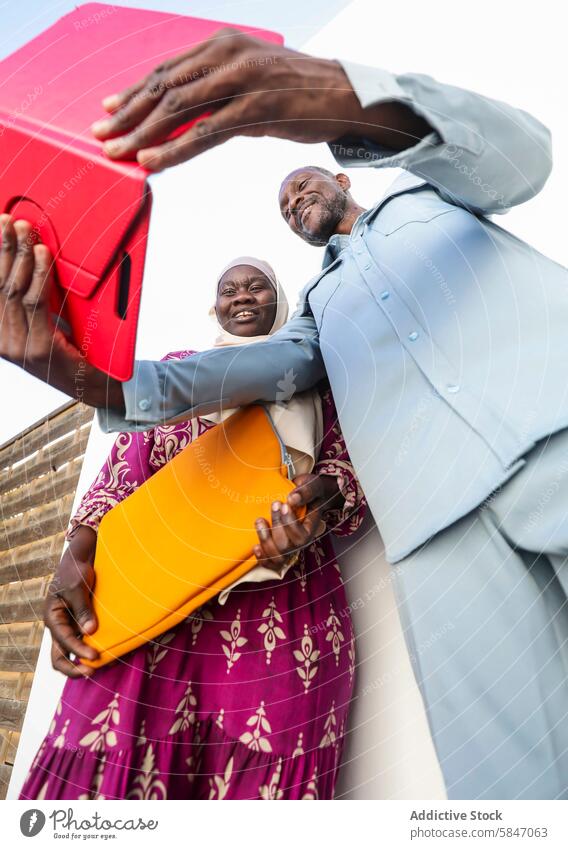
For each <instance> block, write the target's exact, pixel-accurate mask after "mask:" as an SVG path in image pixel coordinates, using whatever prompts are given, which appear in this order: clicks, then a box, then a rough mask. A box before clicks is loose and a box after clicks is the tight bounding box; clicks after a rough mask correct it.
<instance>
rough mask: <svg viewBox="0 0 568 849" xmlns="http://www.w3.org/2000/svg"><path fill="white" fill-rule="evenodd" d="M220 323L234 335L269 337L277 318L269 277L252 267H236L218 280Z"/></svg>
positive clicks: (218, 313) (274, 297) (217, 302)
mask: <svg viewBox="0 0 568 849" xmlns="http://www.w3.org/2000/svg"><path fill="white" fill-rule="evenodd" d="M215 310H216V313H217V320H218V321H219V324H220V325H221V327H222V328H223V330H226V331H227V332H228V333H232V334H233V335H234V336H266V335H267V334H268V333H270V331H271V329H272V325H273V324H274V320H275V318H276V292H275V291H274V287H273V285H272V283H271V282H270V280H269V279H268V277H267V276H266V275H265V274H263V273H262V271H260V270H259V269H258V268H254V266H252V265H235V266H234V267H233V268H229V270H228V271H226V272H225V273H224V274H223V276H222V277H221V279H220V281H219V286H218V287H217V301H216V303H215Z"/></svg>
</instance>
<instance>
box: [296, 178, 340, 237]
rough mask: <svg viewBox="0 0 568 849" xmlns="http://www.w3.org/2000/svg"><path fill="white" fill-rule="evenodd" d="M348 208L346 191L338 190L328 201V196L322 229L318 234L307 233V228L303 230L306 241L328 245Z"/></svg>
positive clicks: (324, 204) (324, 205)
mask: <svg viewBox="0 0 568 849" xmlns="http://www.w3.org/2000/svg"><path fill="white" fill-rule="evenodd" d="M346 209H347V195H346V194H345V193H344V192H337V194H336V195H335V196H334V198H333V200H331V201H328V200H327V199H326V198H324V199H323V213H324V220H323V222H322V229H321V230H320V231H319V233H318V234H317V235H315V234H314V235H312V234H311V233H307V232H306V231H305V230H302V235H303V239H304V241H306V242H308V244H310V245H315V246H317V247H322V246H323V245H327V243H328V242H329V240H330V238H331V237H332V236H333V234H334V233H335V231H336V229H337V226H338V224H340V223H341V221H343V217H344V216H345V210H346Z"/></svg>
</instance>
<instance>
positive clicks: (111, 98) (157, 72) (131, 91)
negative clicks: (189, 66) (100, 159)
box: [93, 42, 208, 138]
mask: <svg viewBox="0 0 568 849" xmlns="http://www.w3.org/2000/svg"><path fill="white" fill-rule="evenodd" d="M207 45H208V42H200V43H199V44H197V45H195V46H194V47H192V48H190V49H189V50H187V51H185V52H184V53H180V54H179V55H177V56H173V57H172V58H171V59H167V60H166V61H165V62H162V63H161V65H159V66H158V67H157V68H155V69H154V70H153V71H152V73H151V74H150V75H149V76H147V77H144V78H143V79H141V80H139V81H138V82H137V83H134V85H131V86H128V88H125V89H123V90H122V91H119V92H117V93H116V94H109V95H108V97H105V98H104V100H103V109H106V111H107V112H110V113H111V114H114V113H115V112H117V111H118V110H119V109H122V108H123V107H125V106H126V105H127V104H128V103H129V102H130V101H131V100H132V99H133V98H134V97H136V95H138V94H140V93H141V92H143V91H146V90H148V89H152V88H153V89H156V88H157V87H158V86H160V84H161V86H162V87H163V88H164V90H166V85H167V80H168V74H169V72H170V71H171V70H172V69H173V68H175V67H176V66H177V65H179V64H180V63H181V62H184V61H186V60H188V59H191V58H192V57H193V56H197V55H198V54H199V53H202V52H203V51H204V49H205V48H206V46H207ZM162 93H163V92H162ZM97 124H101V125H102V124H104V119H103V120H102V121H100V122H99V121H97ZM94 129H95V125H94V126H93V131H94ZM97 130H98V128H97ZM103 130H104V128H102V129H101V132H102V131H103ZM95 135H96V136H97V137H98V138H110V136H106V135H102V134H101V135H99V132H98V131H97V132H96V133H95Z"/></svg>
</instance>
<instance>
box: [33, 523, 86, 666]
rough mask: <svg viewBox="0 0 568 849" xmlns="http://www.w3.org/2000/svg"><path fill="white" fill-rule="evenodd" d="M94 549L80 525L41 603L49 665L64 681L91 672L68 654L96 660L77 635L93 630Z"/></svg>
mask: <svg viewBox="0 0 568 849" xmlns="http://www.w3.org/2000/svg"><path fill="white" fill-rule="evenodd" d="M96 547H97V535H96V533H95V531H93V530H92V528H88V527H86V526H85V525H81V526H80V527H79V528H78V530H77V531H76V533H75V534H74V536H73V537H72V539H71V541H70V543H69V547H68V548H67V550H66V551H65V553H64V554H63V557H62V558H61V562H60V563H59V566H58V567H57V569H56V571H55V575H54V576H53V580H52V582H51V584H50V586H49V591H48V596H47V599H46V602H45V608H44V622H45V624H46V626H47V628H49V630H50V631H51V637H52V640H53V644H52V647H51V664H52V666H53V668H54V669H57V670H58V671H59V672H63V674H64V675H67V676H68V678H81V677H86V676H89V675H91V674H92V673H93V672H94V669H92V668H91V667H89V666H83V664H79V665H76V664H75V663H73V661H72V660H70V658H69V655H70V654H71V653H73V654H74V655H76V656H77V657H78V658H82V657H84V658H87V659H88V660H95V659H96V658H97V657H98V652H97V651H96V649H94V648H92V647H91V646H87V645H85V643H84V642H83V641H82V640H81V639H80V635H81V634H92V633H93V632H94V631H96V630H97V619H96V616H95V614H94V612H93V606H92V600H91V594H92V590H93V587H94V584H95V571H94V569H93V563H94V560H95V550H96Z"/></svg>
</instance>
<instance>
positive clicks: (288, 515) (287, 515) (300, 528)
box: [280, 504, 310, 551]
mask: <svg viewBox="0 0 568 849" xmlns="http://www.w3.org/2000/svg"><path fill="white" fill-rule="evenodd" d="M280 516H281V522H282V527H283V528H284V529H285V530H286V534H287V535H288V539H289V540H290V543H291V544H292V545H293V550H294V551H297V550H298V549H300V548H303V547H304V546H305V545H307V544H308V543H309V542H310V537H309V534H308V532H307V530H306V527H305V525H304V523H303V521H301V520H300V519H298V518H297V516H296V514H295V513H294V511H293V510H292V509H291V507H289V506H288V504H283V505H282V509H281V511H280Z"/></svg>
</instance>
